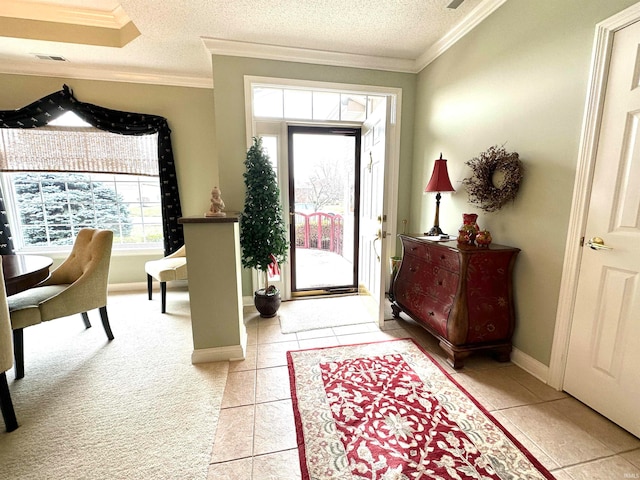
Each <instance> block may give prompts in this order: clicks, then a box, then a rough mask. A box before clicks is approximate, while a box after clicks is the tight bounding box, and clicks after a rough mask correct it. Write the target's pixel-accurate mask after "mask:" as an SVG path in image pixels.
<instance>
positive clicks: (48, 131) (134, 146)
mask: <svg viewBox="0 0 640 480" xmlns="http://www.w3.org/2000/svg"><path fill="white" fill-rule="evenodd" d="M68 111H71V112H73V113H74V114H75V115H77V116H78V117H79V118H80V119H82V120H83V121H84V122H86V123H87V124H89V125H91V126H92V127H93V128H91V129H90V132H91V135H88V133H89V131H88V130H86V129H83V128H76V127H73V128H60V127H56V128H50V127H47V125H48V124H49V123H50V122H52V121H53V120H55V119H56V118H58V117H59V116H61V115H62V114H64V113H65V112H68ZM0 128H2V129H3V130H2V131H1V132H0V133H1V134H2V135H0V138H2V140H1V141H2V144H1V145H0V171H5V172H11V171H20V172H52V171H66V172H69V171H71V172H80V173H85V174H86V173H98V174H101V173H105V172H109V173H118V174H128V175H137V176H145V175H148V176H156V175H157V176H158V178H159V183H160V199H159V200H160V206H161V212H162V234H163V239H164V250H165V254H168V253H171V252H173V251H175V250H177V249H178V248H179V247H180V246H181V245H182V244H183V243H184V237H183V233H182V226H181V225H180V224H178V218H179V217H180V216H181V215H182V213H181V207H180V197H179V193H178V183H177V177H176V171H175V164H174V158H173V150H172V147H171V135H170V133H171V130H170V129H169V126H168V123H167V120H166V119H165V118H163V117H159V116H155V115H145V114H139V113H130V112H121V111H117V110H111V109H107V108H104V107H99V106H96V105H93V104H89V103H83V102H79V101H78V100H77V99H76V98H75V97H74V96H73V94H72V92H71V90H70V89H69V87H67V86H66V85H64V87H63V89H62V90H60V91H58V92H55V93H52V94H50V95H48V96H46V97H44V98H41V99H40V100H38V101H36V102H34V103H32V104H31V105H28V106H26V107H24V108H21V109H19V110H14V111H0ZM114 134H116V135H114ZM132 136H135V137H140V138H137V139H136V141H127V137H132ZM9 142H11V147H12V148H10V149H6V150H5V146H6V145H7V144H8V143H9ZM61 151H64V152H65V153H64V155H62V154H60V155H59V154H58V153H57V152H61ZM110 151H111V152H116V153H117V155H113V154H110V153H109V152H110ZM70 153H71V154H70ZM4 207H5V205H4V200H3V199H2V198H0V226H1V225H4V228H2V229H0V252H1V253H3V254H6V253H11V252H13V244H12V241H11V233H10V226H9V224H8V220H7V218H6V209H5V208H4ZM3 216H4V218H3Z"/></svg>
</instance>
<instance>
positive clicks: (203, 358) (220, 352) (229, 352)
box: [191, 345, 245, 364]
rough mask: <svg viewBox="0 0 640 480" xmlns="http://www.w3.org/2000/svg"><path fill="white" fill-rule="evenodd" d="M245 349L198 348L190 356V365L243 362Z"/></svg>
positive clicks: (234, 346) (241, 347) (237, 347)
mask: <svg viewBox="0 0 640 480" xmlns="http://www.w3.org/2000/svg"><path fill="white" fill-rule="evenodd" d="M244 358H245V349H244V348H243V346H242V345H229V346H226V347H214V348H200V349H197V350H194V351H193V353H192V354H191V363H192V364H196V363H209V362H222V361H226V360H244Z"/></svg>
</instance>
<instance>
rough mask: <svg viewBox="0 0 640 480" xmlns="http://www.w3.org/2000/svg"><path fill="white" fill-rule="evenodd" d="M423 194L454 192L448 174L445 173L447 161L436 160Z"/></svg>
mask: <svg viewBox="0 0 640 480" xmlns="http://www.w3.org/2000/svg"><path fill="white" fill-rule="evenodd" d="M424 191H425V192H454V191H455V189H454V188H453V185H451V181H450V180H449V172H447V161H446V160H445V159H443V158H442V154H440V158H439V159H438V160H436V164H435V165H434V166H433V173H432V174H431V180H429V183H427V186H426V188H425V189H424Z"/></svg>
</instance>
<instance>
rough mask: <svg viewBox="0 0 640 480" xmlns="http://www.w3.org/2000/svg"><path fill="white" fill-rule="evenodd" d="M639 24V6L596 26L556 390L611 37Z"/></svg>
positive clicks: (563, 288)
mask: <svg viewBox="0 0 640 480" xmlns="http://www.w3.org/2000/svg"><path fill="white" fill-rule="evenodd" d="M638 20H640V4H636V5H632V6H631V7H629V8H627V9H625V10H623V11H621V12H619V13H617V14H616V15H613V16H612V17H610V18H608V19H606V20H604V21H602V22H600V23H598V24H597V25H596V30H595V38H594V43H593V51H592V56H591V68H590V75H589V84H588V89H587V98H586V104H585V112H584V117H583V121H582V133H581V136H580V144H579V147H578V162H577V169H576V178H575V183H574V189H573V200H572V204H571V215H570V217H569V228H568V234H567V243H566V246H565V255H564V263H563V266H562V279H561V282H560V297H559V300H558V309H557V311H556V324H555V330H554V335H553V344H552V347H551V359H550V362H549V375H548V379H547V383H548V384H549V385H550V386H552V387H554V388H556V389H558V390H561V389H562V387H563V385H564V373H565V368H566V362H567V354H568V351H569V338H570V335H571V324H572V321H573V313H574V307H575V300H576V291H577V283H578V277H579V270H580V261H581V259H582V246H581V245H580V243H581V239H582V238H583V236H584V234H585V228H586V221H587V213H588V208H589V197H590V195H591V186H592V182H593V171H594V167H595V160H596V153H597V147H598V137H599V133H600V123H601V120H602V107H603V103H604V96H605V90H606V81H607V75H608V70H609V62H610V59H611V48H612V43H613V35H614V34H615V32H616V31H618V30H621V29H623V28H625V27H627V26H629V25H631V24H632V23H635V22H637V21H638Z"/></svg>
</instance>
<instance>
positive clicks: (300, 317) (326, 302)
mask: <svg viewBox="0 0 640 480" xmlns="http://www.w3.org/2000/svg"><path fill="white" fill-rule="evenodd" d="M374 315H375V305H374V304H373V300H372V299H371V298H370V297H368V296H366V295H346V296H342V297H315V298H305V299H297V300H292V301H289V302H282V305H280V310H278V316H279V317H280V330H281V331H282V333H295V332H304V331H307V330H316V329H319V328H329V327H341V326H345V325H354V324H357V323H369V322H374V321H375V316H374Z"/></svg>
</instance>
